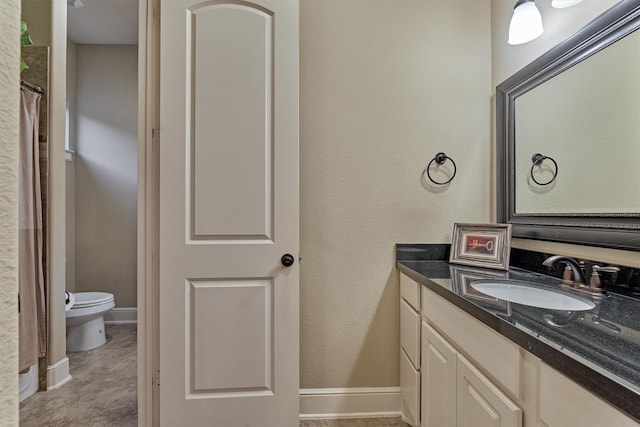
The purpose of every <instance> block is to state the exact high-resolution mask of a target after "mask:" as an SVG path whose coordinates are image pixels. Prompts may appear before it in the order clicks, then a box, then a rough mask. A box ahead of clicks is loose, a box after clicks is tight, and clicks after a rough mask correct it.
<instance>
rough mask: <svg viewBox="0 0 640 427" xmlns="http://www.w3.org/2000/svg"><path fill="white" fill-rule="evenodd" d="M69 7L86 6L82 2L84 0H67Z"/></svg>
mask: <svg viewBox="0 0 640 427" xmlns="http://www.w3.org/2000/svg"><path fill="white" fill-rule="evenodd" d="M67 7H71V8H77V7H84V3H83V2H82V0H67Z"/></svg>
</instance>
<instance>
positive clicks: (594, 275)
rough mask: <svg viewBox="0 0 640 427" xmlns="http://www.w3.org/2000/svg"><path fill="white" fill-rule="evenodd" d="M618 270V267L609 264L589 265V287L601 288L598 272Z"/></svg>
mask: <svg viewBox="0 0 640 427" xmlns="http://www.w3.org/2000/svg"><path fill="white" fill-rule="evenodd" d="M618 271H620V268H618V267H616V266H614V265H610V266H607V267H600V266H599V265H594V266H593V267H591V280H590V281H589V287H590V288H591V289H599V290H602V282H601V281H600V273H601V272H602V273H617V272H618Z"/></svg>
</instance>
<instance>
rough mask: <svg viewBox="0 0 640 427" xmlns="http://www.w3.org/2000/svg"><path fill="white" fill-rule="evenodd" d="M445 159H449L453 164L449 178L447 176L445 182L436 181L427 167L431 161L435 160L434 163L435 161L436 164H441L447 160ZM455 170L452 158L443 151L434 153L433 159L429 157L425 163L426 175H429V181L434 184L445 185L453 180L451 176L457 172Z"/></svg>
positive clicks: (456, 169) (429, 166)
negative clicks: (427, 162) (426, 163)
mask: <svg viewBox="0 0 640 427" xmlns="http://www.w3.org/2000/svg"><path fill="white" fill-rule="evenodd" d="M447 159H449V160H451V163H452V164H453V175H451V178H449V179H448V180H446V181H445V182H438V181H436V180H434V179H433V178H432V177H431V174H430V173H429V169H430V168H431V164H432V163H433V162H436V163H437V164H439V165H443V164H444V163H445V162H446V161H447ZM457 171H458V168H457V167H456V162H454V161H453V159H452V158H451V157H449V156H447V155H446V154H444V153H438V154H436V155H435V157H434V158H433V159H431V161H430V162H429V164H428V165H427V176H428V177H429V180H430V181H431V182H433V183H434V184H436V185H447V184H448V183H450V182H451V181H452V180H453V178H454V177H455V176H456V172H457Z"/></svg>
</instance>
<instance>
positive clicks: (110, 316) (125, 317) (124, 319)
mask: <svg viewBox="0 0 640 427" xmlns="http://www.w3.org/2000/svg"><path fill="white" fill-rule="evenodd" d="M104 323H107V324H109V323H138V309H137V308H136V307H116V308H113V309H111V310H109V311H107V312H106V313H105V314H104Z"/></svg>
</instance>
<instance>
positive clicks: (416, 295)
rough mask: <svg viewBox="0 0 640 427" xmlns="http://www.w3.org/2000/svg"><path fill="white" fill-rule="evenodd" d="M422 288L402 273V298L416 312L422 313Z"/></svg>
mask: <svg viewBox="0 0 640 427" xmlns="http://www.w3.org/2000/svg"><path fill="white" fill-rule="evenodd" d="M421 287H422V286H421V285H420V284H419V283H418V282H416V281H415V280H413V279H411V278H410V277H409V276H406V275H404V274H402V273H400V296H401V297H402V298H404V300H405V301H407V302H408V303H409V304H410V305H411V306H412V307H413V308H414V309H415V310H416V311H420V288H421Z"/></svg>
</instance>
